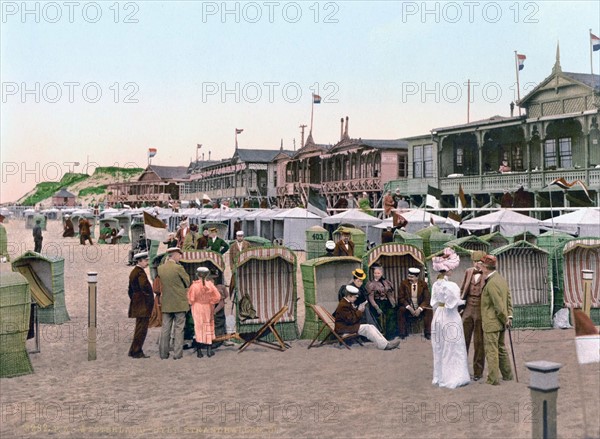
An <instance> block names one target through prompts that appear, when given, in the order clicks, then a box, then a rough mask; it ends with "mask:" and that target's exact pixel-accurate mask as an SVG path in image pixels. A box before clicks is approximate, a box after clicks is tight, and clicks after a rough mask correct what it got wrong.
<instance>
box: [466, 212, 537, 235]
mask: <svg viewBox="0 0 600 439" xmlns="http://www.w3.org/2000/svg"><path fill="white" fill-rule="evenodd" d="M540 224H541V221H540V220H538V219H535V218H532V217H530V216H527V215H523V214H521V213H517V212H514V211H512V210H510V209H500V210H498V211H497V212H492V213H489V214H487V215H483V216H479V217H476V218H472V219H470V220H466V221H463V222H462V224H461V225H460V228H461V229H465V230H484V229H491V231H492V232H495V231H499V232H500V234H501V235H503V236H506V237H510V236H515V235H519V234H521V233H523V232H529V233H531V234H533V235H535V236H537V235H539V234H540Z"/></svg>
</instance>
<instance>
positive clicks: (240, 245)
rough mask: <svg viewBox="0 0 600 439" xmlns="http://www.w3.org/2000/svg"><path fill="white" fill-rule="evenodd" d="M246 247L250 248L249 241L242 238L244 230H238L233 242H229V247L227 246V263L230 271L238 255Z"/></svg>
mask: <svg viewBox="0 0 600 439" xmlns="http://www.w3.org/2000/svg"><path fill="white" fill-rule="evenodd" d="M247 248H250V243H249V242H248V241H246V240H245V239H244V232H243V231H241V230H238V231H237V232H236V233H235V242H234V243H233V244H231V247H230V248H229V265H230V266H231V271H232V272H233V269H234V267H235V265H236V261H237V257H238V255H239V254H240V253H241V252H243V251H244V250H246V249H247Z"/></svg>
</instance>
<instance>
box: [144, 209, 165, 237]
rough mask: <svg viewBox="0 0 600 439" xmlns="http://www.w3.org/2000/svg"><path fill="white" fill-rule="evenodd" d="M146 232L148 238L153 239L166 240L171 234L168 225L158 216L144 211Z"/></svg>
mask: <svg viewBox="0 0 600 439" xmlns="http://www.w3.org/2000/svg"><path fill="white" fill-rule="evenodd" d="M144 232H145V233H146V239H150V240H152V241H161V242H162V241H165V240H166V239H167V237H168V236H169V230H168V229H167V225H166V224H165V223H163V222H162V221H161V220H159V219H158V218H156V217H154V216H152V215H150V214H149V213H148V212H144Z"/></svg>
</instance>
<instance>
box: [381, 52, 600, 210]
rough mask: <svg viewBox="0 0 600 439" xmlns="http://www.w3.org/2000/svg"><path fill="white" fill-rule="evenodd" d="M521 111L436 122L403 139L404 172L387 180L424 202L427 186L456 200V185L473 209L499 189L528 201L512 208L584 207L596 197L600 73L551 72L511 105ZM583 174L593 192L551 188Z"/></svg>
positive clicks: (494, 200)
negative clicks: (437, 125) (422, 132)
mask: <svg viewBox="0 0 600 439" xmlns="http://www.w3.org/2000/svg"><path fill="white" fill-rule="evenodd" d="M517 104H518V105H519V106H520V107H521V108H522V109H523V110H524V113H525V114H524V115H522V116H512V117H501V116H494V117H491V118H489V119H485V120H480V121H476V122H471V123H468V124H464V125H458V126H450V127H443V128H436V129H433V130H432V131H431V133H430V134H429V135H425V136H420V137H415V138H410V139H406V140H407V141H408V143H409V146H408V161H409V163H410V166H409V175H408V178H406V179H399V180H397V181H393V182H390V183H389V184H388V187H389V188H391V189H395V188H396V187H398V188H400V190H401V192H402V193H404V194H407V195H409V196H410V197H411V199H412V202H413V204H416V205H422V204H423V200H424V195H425V193H426V191H427V185H428V184H429V185H432V186H435V187H437V188H439V189H441V190H442V191H443V200H442V201H443V207H454V206H455V205H456V204H457V195H458V192H459V185H460V186H462V189H463V190H464V192H465V193H466V194H467V195H468V196H467V198H468V201H469V202H470V203H471V206H472V207H482V206H487V205H493V204H499V203H500V201H501V199H502V197H503V195H504V194H505V193H513V192H517V191H520V192H521V193H522V194H525V195H526V196H525V199H526V200H528V201H527V202H526V203H525V204H524V205H521V206H513V207H568V206H590V205H594V204H595V205H598V204H599V203H600V199H599V192H600V144H599V143H600V131H599V129H598V108H599V105H600V76H598V75H593V76H592V75H591V74H580V73H568V72H563V71H562V68H561V66H560V58H559V55H558V53H557V59H556V62H555V65H554V68H553V69H552V73H551V74H550V75H549V76H548V77H547V78H546V79H544V80H543V81H542V82H541V83H540V84H539V85H538V86H537V87H535V89H533V90H532V91H531V92H530V93H529V94H527V96H525V97H524V98H523V99H521V101H520V102H518V103H517ZM557 178H564V179H565V180H567V181H568V182H572V181H574V180H581V181H582V182H584V183H585V184H586V185H587V187H588V189H589V194H590V197H591V201H590V199H588V196H587V195H586V194H585V192H584V191H583V190H576V189H575V188H573V189H572V190H569V191H567V192H564V191H563V190H562V189H560V188H559V187H557V186H549V184H550V183H552V182H553V181H554V180H555V179H557Z"/></svg>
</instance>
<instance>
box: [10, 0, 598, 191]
mask: <svg viewBox="0 0 600 439" xmlns="http://www.w3.org/2000/svg"><path fill="white" fill-rule="evenodd" d="M77 3H78V4H77V5H76V7H75V8H74V10H73V16H72V20H71V19H70V17H69V9H68V5H65V4H64V3H63V2H55V3H53V4H49V3H43V2H30V3H28V8H30V9H31V10H34V11H35V10H36V8H37V10H38V11H39V13H38V14H37V16H36V14H35V13H32V14H26V15H24V16H23V15H22V13H23V11H22V3H21V2H3V4H2V23H0V24H1V26H2V29H1V44H2V45H1V60H0V61H1V75H2V107H1V110H2V115H1V123H2V130H1V161H2V189H1V197H0V200H1V201H2V202H6V201H9V200H13V199H16V198H18V197H19V196H21V195H22V194H23V193H24V192H25V191H26V190H28V189H30V188H31V187H33V186H34V185H35V183H37V182H38V181H40V180H44V179H47V177H51V178H52V177H55V174H56V172H55V169H56V166H55V165H51V164H52V163H53V162H56V163H57V164H59V165H60V166H61V167H62V168H63V169H64V170H65V171H66V170H67V166H66V165H63V162H70V161H77V162H80V163H85V162H86V161H87V160H88V157H89V160H90V162H95V163H98V164H100V165H102V166H109V165H114V164H119V165H123V164H125V163H131V162H134V163H137V164H138V165H139V166H141V167H144V166H145V165H146V151H147V149H148V147H155V148H157V149H158V154H157V155H156V157H155V158H154V159H153V163H155V164H161V165H187V164H188V162H189V159H190V157H192V156H194V155H195V146H196V144H197V143H202V144H203V145H204V146H203V147H202V150H201V151H203V152H205V154H207V152H208V150H211V151H212V157H213V158H225V157H229V156H231V154H232V153H233V150H234V135H233V134H234V130H235V128H243V129H244V132H243V133H242V134H240V136H239V144H240V147H243V148H250V147H254V148H268V149H274V148H278V147H279V145H280V141H281V139H283V142H284V147H285V148H288V149H292V148H293V139H296V146H297V148H299V147H300V131H299V128H298V126H299V125H300V124H303V123H304V124H309V123H310V94H311V89H310V87H311V86H312V85H313V84H315V83H317V84H319V86H320V89H319V93H320V95H321V96H322V98H323V103H322V104H320V105H316V106H315V116H314V118H315V122H314V130H313V135H314V138H315V140H316V141H317V142H319V143H335V142H336V141H337V140H338V139H339V129H340V125H339V119H340V117H342V116H343V117H345V116H349V117H350V135H351V136H352V137H362V138H382V139H390V138H401V137H408V136H414V135H419V134H426V133H428V132H429V131H430V130H431V129H432V128H436V127H442V126H447V125H454V124H459V123H464V122H466V107H467V90H466V86H464V85H462V84H463V83H465V82H466V80H467V79H471V81H474V82H479V83H480V84H481V85H479V87H478V88H476V89H475V91H474V92H473V96H472V100H473V103H472V104H471V120H477V119H483V118H487V117H490V116H493V115H495V114H500V115H505V116H507V115H508V114H509V103H510V101H511V100H512V99H513V90H514V82H515V67H514V50H518V51H519V52H520V53H523V54H525V55H526V56H527V60H526V63H525V69H524V70H523V71H522V72H521V86H522V88H523V87H524V86H525V85H526V84H527V83H529V86H530V87H531V86H532V84H537V83H539V82H540V81H542V80H543V79H544V78H545V77H547V76H548V75H549V74H550V72H551V69H552V66H553V64H554V60H555V52H556V43H557V41H560V48H561V64H562V68H563V70H564V71H570V72H582V73H589V72H590V57H589V29H590V28H591V29H592V31H593V32H594V33H596V34H598V33H599V32H600V3H599V2H597V1H538V2H513V1H510V2H486V1H481V2H475V3H476V4H475V5H474V6H473V9H472V11H471V12H472V17H471V18H472V20H470V17H469V13H470V11H469V6H468V2H427V3H424V2H393V1H386V2H360V1H352V2H342V1H338V2H319V3H316V2H298V3H295V2H275V3H277V5H275V6H274V14H273V20H272V21H273V22H272V23H271V22H269V4H268V2H228V3H227V8H229V9H230V10H235V8H236V7H237V8H238V11H239V14H238V16H237V17H236V15H235V14H229V15H226V16H225V17H223V16H222V14H221V13H222V9H223V5H224V3H223V2H193V1H189V2H169V3H163V2H141V1H138V2H123V3H118V4H117V6H118V10H119V15H118V17H117V21H118V23H115V10H116V9H117V8H115V6H114V5H115V3H114V2H112V1H111V2H106V3H104V2H98V3H91V2H77ZM55 5H58V7H59V9H58V8H57V7H56V6H55ZM96 5H98V6H97V7H96ZM424 7H425V8H427V9H428V10H429V11H430V12H429V13H427V14H425V15H423V12H424ZM203 8H204V9H203ZM84 10H85V14H84V12H83V11H84ZM284 10H285V11H286V13H285V15H284V12H283V11H284ZM316 10H318V12H319V14H318V17H315V11H316ZM97 11H100V12H101V14H102V15H101V17H100V18H99V19H98V21H97V22H95V23H93V22H90V21H94V19H95V17H96V13H97ZM257 11H260V13H261V18H260V19H259V20H258V21H257V22H256V23H251V22H249V20H250V21H252V20H254V19H255V17H256V13H257ZM297 11H301V17H300V18H299V19H298V20H297V22H295V23H294V22H292V21H294V18H295V17H296V13H297ZM57 12H60V13H61V16H60V18H58V17H57ZM210 12H216V13H215V14H210ZM458 14H460V15H458ZM128 15H129V18H130V19H134V20H137V22H134V23H125V22H124V21H125V19H126V16H128ZM327 16H328V17H329V20H330V21H332V20H333V21H335V20H337V22H332V23H326V22H325V20H326V17H327ZM236 18H238V20H237V21H239V22H236ZM315 18H316V21H317V22H316V23H315ZM36 19H37V20H38V21H39V22H36ZM50 21H56V22H55V23H51V22H50ZM71 21H72V22H71ZM471 21H472V22H471ZM594 71H595V73H598V72H599V71H600V55H599V54H598V52H596V54H595V55H594ZM68 82H74V83H79V84H80V85H78V86H73V90H74V95H73V102H69V95H68V94H69V86H68V85H65V83H68ZM36 83H39V102H37V103H36V102H35V99H36V96H35V94H23V84H24V85H25V87H27V88H29V89H35V84H36ZM51 83H57V84H59V86H60V92H61V93H62V94H61V97H60V98H57V95H56V92H57V90H58V89H57V87H56V86H54V85H52V84H51ZM93 83H96V84H97V86H95V85H94V84H93ZM115 83H118V84H119V85H118V87H115V85H114V84H115ZM236 83H237V84H239V86H238V87H239V93H238V96H237V98H238V100H239V102H236V94H235V93H232V94H227V95H225V96H221V91H222V90H223V89H224V88H227V89H230V90H234V89H235V84H236ZM250 83H257V84H259V88H258V89H257V88H256V87H255V86H253V85H252V84H250ZM266 83H276V84H274V85H272V86H271V87H272V90H273V96H272V102H270V100H269V86H268V85H265V84H266ZM452 83H457V84H460V86H461V88H460V89H456V87H455V86H454V85H453V84H452ZM86 84H88V85H89V84H91V85H89V86H88V89H87V94H86V95H85V98H87V99H88V100H92V99H93V98H94V97H95V90H97V89H99V90H100V91H101V92H102V96H101V98H100V99H99V101H98V102H96V103H90V102H87V101H86V99H84V96H83V95H82V87H83V85H86ZM126 84H129V85H127V86H126ZM249 84H250V85H249ZM296 84H297V85H296ZM436 84H437V87H438V90H439V92H437V93H436V92H435V90H436ZM484 85H486V89H485V90H486V91H487V93H488V94H487V96H484V93H483V91H484V90H483V86H484ZM215 87H216V88H217V92H216V94H214V95H210V94H208V92H209V91H210V90H211V89H212V90H214V88H215ZM297 87H299V89H298V88H297ZM324 87H327V88H324ZM117 88H118V90H119V93H118V96H116V95H115V92H116V89H117ZM424 88H427V89H429V90H432V93H430V94H426V95H424V96H423V95H422V94H421V91H422V90H423V89H424ZM511 88H512V90H511ZM284 89H285V90H286V91H287V94H286V93H284ZM203 90H204V93H203ZM257 90H259V91H260V93H261V95H260V96H257V95H256V92H257ZM298 91H299V92H300V94H301V95H300V97H299V100H298V101H297V102H296V93H297V92H298ZM410 91H413V92H416V93H415V94H409V92H410ZM497 91H500V92H501V96H500V97H499V98H498V99H496V93H497ZM457 92H458V93H460V95H458V96H457ZM522 93H523V92H522ZM127 96H129V98H130V99H133V100H137V101H138V102H133V103H125V102H124V101H125V100H126V98H127ZM522 96H523V94H522ZM115 98H116V99H117V101H118V102H117V103H115V102H114V100H115ZM52 100H57V102H56V103H52V102H50V101H52ZM252 100H255V101H256V102H251V101H252ZM332 100H337V102H331V101H332ZM22 101H25V102H22ZM436 101H437V102H436ZM492 101H494V102H492ZM495 101H497V102H495ZM23 163H25V165H23ZM36 163H37V164H36ZM36 169H39V171H36ZM44 169H46V171H44ZM76 170H79V171H81V166H80V167H79V169H76ZM29 171H31V172H29ZM50 171H51V172H50Z"/></svg>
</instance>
